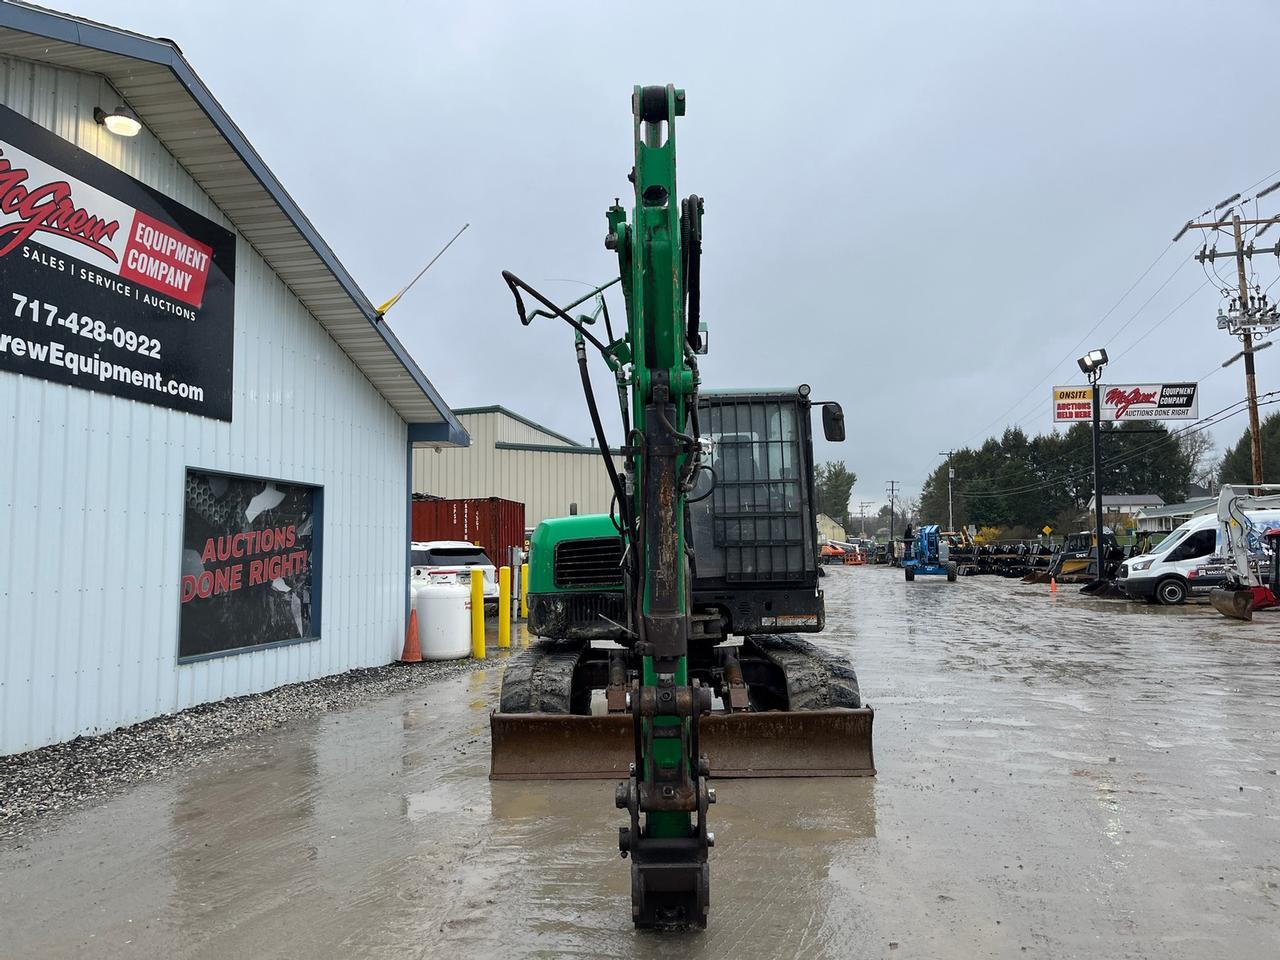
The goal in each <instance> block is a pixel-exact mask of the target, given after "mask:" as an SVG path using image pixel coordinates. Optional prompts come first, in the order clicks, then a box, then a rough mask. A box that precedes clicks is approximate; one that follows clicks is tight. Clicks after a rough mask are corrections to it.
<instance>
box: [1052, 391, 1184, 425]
mask: <svg viewBox="0 0 1280 960" xmlns="http://www.w3.org/2000/svg"><path fill="white" fill-rule="evenodd" d="M1100 390H1101V398H1100V399H1101V404H1100V411H1099V412H1100V416H1099V419H1100V420H1108V421H1118V420H1194V419H1196V417H1197V416H1198V415H1199V407H1200V403H1199V401H1200V397H1199V393H1200V385H1199V384H1197V383H1123V384H1116V383H1113V384H1103V385H1102V386H1101V387H1100ZM1092 419H1093V393H1092V389H1091V388H1090V387H1054V388H1053V422H1054V423H1076V422H1078V421H1085V422H1087V421H1090V420H1092Z"/></svg>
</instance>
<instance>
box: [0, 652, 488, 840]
mask: <svg viewBox="0 0 1280 960" xmlns="http://www.w3.org/2000/svg"><path fill="white" fill-rule="evenodd" d="M484 665H485V664H484V662H482V661H477V660H470V659H468V660H446V661H434V662H432V661H428V662H425V663H419V664H414V665H412V666H405V665H402V664H398V663H392V664H388V665H387V666H384V667H370V668H367V669H361V670H352V671H349V672H348V673H341V674H338V675H336V676H332V677H322V678H321V679H319V680H311V681H308V682H306V683H292V684H289V685H287V686H283V687H276V688H275V689H274V690H268V691H266V692H265V693H255V694H251V695H249V696H244V697H231V698H230V699H227V700H220V701H218V702H217V703H204V704H200V705H198V706H195V707H191V708H190V709H188V710H183V711H182V712H180V713H174V714H170V715H168V716H164V717H156V718H155V719H153V720H146V721H143V722H142V723H137V724H134V725H133V726H131V727H120V728H119V729H117V730H113V731H111V732H110V733H105V734H102V735H101V736H96V737H76V738H75V739H74V740H71V741H68V742H67V743H57V744H53V745H52V746H48V747H41V748H40V749H38V750H31V751H28V752H27V753H19V754H16V755H13V756H8V757H0V841H3V840H8V839H10V838H13V837H16V836H17V835H18V834H19V833H22V832H25V831H26V830H27V829H29V828H30V827H31V826H33V825H35V824H36V823H39V822H40V821H42V820H43V819H44V818H47V817H50V816H51V815H56V814H57V813H59V812H60V811H65V810H70V809H82V808H84V807H85V806H86V805H87V804H90V803H92V802H94V801H97V800H101V799H102V798H104V797H107V796H110V795H112V794H114V793H117V792H119V791H120V790H122V789H123V788H125V787H128V786H132V785H134V784H138V783H141V782H144V781H147V780H151V779H154V778H157V777H162V776H165V775H166V774H168V773H171V772H172V771H174V770H178V769H182V768H184V767H190V766H194V765H195V764H199V763H206V762H208V761H209V760H211V759H214V758H215V757H217V756H218V755H219V752H220V751H223V750H229V749H231V748H232V747H234V746H236V745H237V744H238V743H240V742H242V741H243V740H244V739H245V738H246V737H248V736H253V735H255V734H258V733H261V732H262V731H264V730H270V729H272V728H273V727H280V726H283V725H284V724H287V723H289V722H290V721H292V720H296V719H299V718H301V717H308V716H313V715H315V714H319V713H327V712H330V711H334V710H342V709H345V708H347V707H351V706H354V705H356V704H359V703H362V702H365V701H367V700H371V699H373V698H376V697H382V696H386V695H388V694H392V693H397V692H400V691H403V690H407V689H409V688H411V687H415V686H422V685H424V684H428V683H432V682H435V681H438V680H444V679H448V678H450V677H455V676H458V675H460V674H463V673H469V672H471V671H472V670H476V669H479V668H480V667H482V666H484Z"/></svg>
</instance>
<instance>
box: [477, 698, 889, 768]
mask: <svg viewBox="0 0 1280 960" xmlns="http://www.w3.org/2000/svg"><path fill="white" fill-rule="evenodd" d="M874 717H875V714H874V711H872V709H871V708H870V707H861V708H858V709H844V708H833V709H827V710H785V711H784V710H779V711H766V712H759V713H711V714H707V715H705V716H703V718H702V721H701V726H700V728H699V736H700V745H701V749H702V752H703V753H705V754H706V755H707V758H708V760H709V761H710V764H711V776H712V777H713V778H733V779H738V778H747V777H871V776H875V772H876V768H875V762H874V760H873V759H872V755H871V726H872V722H873V720H874ZM489 729H490V734H491V737H492V753H491V757H490V767H489V779H490V780H606V779H625V778H626V776H627V773H628V768H629V765H630V764H631V762H632V761H633V760H634V759H635V740H634V736H633V732H632V727H631V716H630V715H629V714H625V713H613V714H607V715H601V716H589V717H588V716H577V715H573V714H548V713H498V712H496V711H495V712H494V713H492V714H491V715H490V717H489Z"/></svg>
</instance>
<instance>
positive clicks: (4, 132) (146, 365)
mask: <svg viewBox="0 0 1280 960" xmlns="http://www.w3.org/2000/svg"><path fill="white" fill-rule="evenodd" d="M235 254H236V244H235V235H234V234H233V233H232V232H231V231H229V230H227V229H225V228H224V227H221V226H219V225H218V224H216V223H214V222H213V221H212V220H209V219H208V218H207V217H204V216H202V215H200V214H198V213H196V212H195V211H194V210H191V209H188V208H187V207H185V206H183V205H182V204H180V203H178V202H176V201H175V200H173V199H172V198H171V197H167V196H165V195H164V194H162V193H160V192H159V191H157V190H153V189H151V188H150V187H148V186H147V185H145V184H143V183H140V182H139V181H137V180H135V179H133V177H130V176H129V175H128V174H126V173H123V172H122V171H120V170H117V169H116V168H115V167H113V166H111V165H110V164H108V163H104V162H103V161H102V160H99V159H98V158H97V157H95V156H93V155H92V154H90V153H87V152H85V151H84V150H81V149H79V148H78V147H76V146H75V145H74V144H72V143H70V142H69V141H67V140H64V139H62V138H61V137H59V136H57V135H56V134H54V133H51V132H50V131H48V130H46V129H45V128H44V127H42V126H40V125H39V124H36V123H32V122H31V121H30V120H28V119H26V118H25V117H23V116H22V115H21V114H18V113H15V112H14V111H12V110H9V109H8V108H6V107H0V370H7V371H10V372H11V373H18V374H22V375H23V376H28V377H39V378H40V379H42V380H53V381H56V382H58V383H65V384H69V385H71V386H73V387H81V388H83V389H85V390H93V391H95V392H98V393H108V394H111V395H113V396H117V397H125V398H128V399H131V400H137V401H140V402H142V403H150V404H155V405H157V406H161V407H169V408H171V409H174V410H181V411H184V412H186V413H193V414H198V415H199V416H203V417H213V418H216V419H218V420H230V419H231V362H232V346H233V337H234V316H233V306H234V302H235V289H234V285H235V273H236V269H235Z"/></svg>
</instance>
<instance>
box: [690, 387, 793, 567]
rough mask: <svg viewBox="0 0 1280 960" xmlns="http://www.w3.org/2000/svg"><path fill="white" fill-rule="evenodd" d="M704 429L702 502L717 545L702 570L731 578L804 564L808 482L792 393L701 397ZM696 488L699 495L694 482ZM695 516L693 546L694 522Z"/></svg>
mask: <svg viewBox="0 0 1280 960" xmlns="http://www.w3.org/2000/svg"><path fill="white" fill-rule="evenodd" d="M701 416H702V436H703V438H704V439H705V440H707V441H708V442H707V447H709V449H710V459H709V462H710V464H711V466H712V469H713V470H714V471H715V488H714V490H712V492H711V497H710V499H709V501H708V503H707V506H708V508H709V510H708V513H709V514H710V520H711V533H712V541H713V545H714V549H715V551H716V552H717V553H718V554H720V556H721V557H723V567H722V568H721V565H720V563H719V562H716V561H717V560H718V559H719V558H716V559H712V558H709V557H707V556H706V554H705V552H703V553H702V556H701V560H700V563H699V570H700V572H701V571H703V570H708V571H710V570H715V571H716V572H717V573H720V575H723V576H725V577H727V578H728V579H730V580H794V579H797V578H799V577H800V576H802V575H803V573H804V571H805V556H806V553H805V551H806V549H809V548H811V544H810V543H808V541H807V538H806V536H805V529H806V524H805V519H804V518H805V513H806V509H807V506H806V504H807V487H806V485H805V482H804V479H803V478H804V477H805V476H806V470H807V469H808V468H807V466H806V465H805V462H804V458H805V453H804V452H803V446H804V438H803V436H802V431H801V428H800V423H799V411H798V410H797V404H796V403H795V401H791V400H783V399H775V398H772V397H768V398H766V397H758V398H747V397H744V398H741V399H739V398H734V399H733V400H727V399H723V398H718V397H717V398H714V399H712V400H704V402H703V412H702V415H701ZM694 496H695V497H697V496H698V491H697V490H696V489H695V492H694ZM700 526H701V525H700V524H697V523H696V522H695V551H697V550H700V547H699V546H698V544H697V540H698V530H699V527H700Z"/></svg>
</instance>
